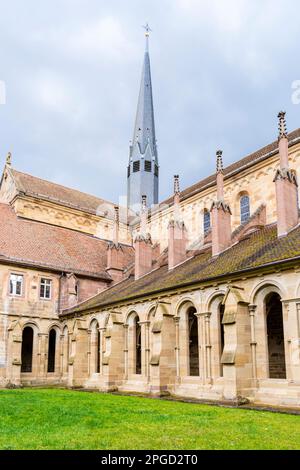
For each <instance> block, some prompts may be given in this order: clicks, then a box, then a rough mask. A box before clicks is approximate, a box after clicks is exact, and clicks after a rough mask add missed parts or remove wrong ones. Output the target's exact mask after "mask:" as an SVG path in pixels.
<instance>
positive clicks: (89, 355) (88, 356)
mask: <svg viewBox="0 0 300 470" xmlns="http://www.w3.org/2000/svg"><path fill="white" fill-rule="evenodd" d="M87 334H88V349H87V374H88V377H90V375H91V349H92V344H91V342H92V331H91V330H90V329H89V330H87ZM95 359H96V358H95Z"/></svg>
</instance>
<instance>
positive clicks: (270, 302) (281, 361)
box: [265, 292, 286, 379]
mask: <svg viewBox="0 0 300 470" xmlns="http://www.w3.org/2000/svg"><path fill="white" fill-rule="evenodd" d="M265 308H266V321H267V340H268V359H269V377H270V379H285V378H286V364H285V350H284V330H283V317H282V303H281V299H280V296H279V294H277V293H275V292H272V293H271V294H269V295H268V296H267V297H266V306H265Z"/></svg>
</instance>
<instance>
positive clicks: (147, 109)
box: [128, 24, 158, 212]
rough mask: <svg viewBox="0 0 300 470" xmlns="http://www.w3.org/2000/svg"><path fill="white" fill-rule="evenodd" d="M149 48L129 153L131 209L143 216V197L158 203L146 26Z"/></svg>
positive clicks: (146, 51)
mask: <svg viewBox="0 0 300 470" xmlns="http://www.w3.org/2000/svg"><path fill="white" fill-rule="evenodd" d="M145 30H146V33H145V36H146V48H145V54H144V63H143V71H142V79H141V86H140V93H139V99H138V106H137V112H136V119H135V126H134V133H133V139H132V142H131V145H130V150H129V164H128V207H129V208H130V209H132V210H134V211H135V212H139V210H140V205H141V200H142V195H143V194H145V195H146V196H147V202H148V207H151V206H152V205H153V204H157V203H158V158H157V147H156V138H155V124H154V109H153V96H152V83H151V69H150V57H149V31H150V28H149V26H148V24H147V25H146V26H145Z"/></svg>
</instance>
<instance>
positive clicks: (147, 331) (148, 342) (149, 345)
mask: <svg viewBox="0 0 300 470" xmlns="http://www.w3.org/2000/svg"><path fill="white" fill-rule="evenodd" d="M145 327H146V332H145V336H146V343H145V352H146V377H147V382H148V383H149V382H150V354H151V344H150V321H149V320H148V321H146V322H145Z"/></svg>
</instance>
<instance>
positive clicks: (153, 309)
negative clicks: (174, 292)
mask: <svg viewBox="0 0 300 470" xmlns="http://www.w3.org/2000/svg"><path fill="white" fill-rule="evenodd" d="M157 306H158V304H157V303H152V304H151V305H150V307H149V308H148V309H147V313H146V318H147V321H150V322H151V319H152V317H154V316H155V313H156V310H157Z"/></svg>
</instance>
